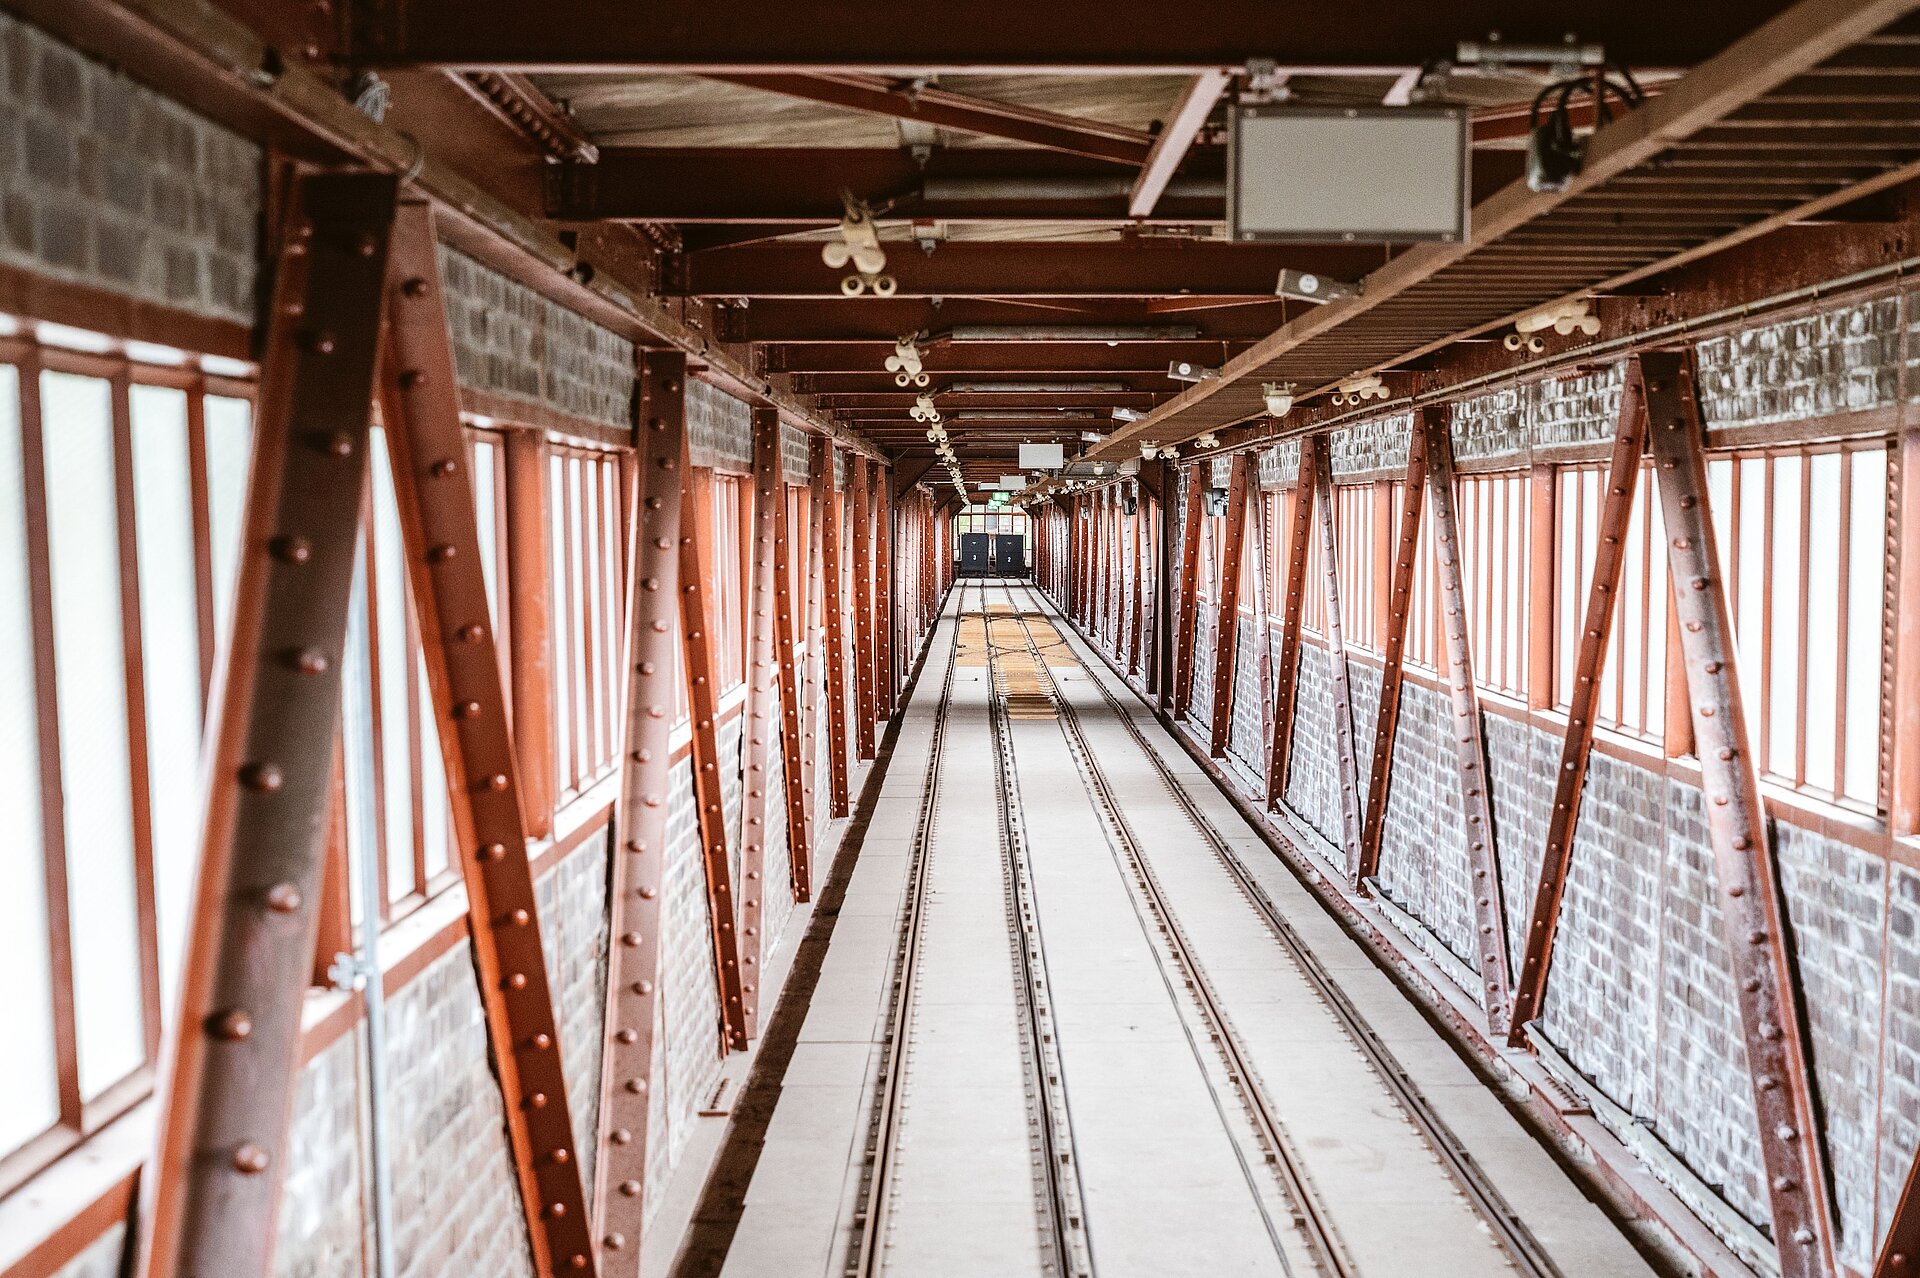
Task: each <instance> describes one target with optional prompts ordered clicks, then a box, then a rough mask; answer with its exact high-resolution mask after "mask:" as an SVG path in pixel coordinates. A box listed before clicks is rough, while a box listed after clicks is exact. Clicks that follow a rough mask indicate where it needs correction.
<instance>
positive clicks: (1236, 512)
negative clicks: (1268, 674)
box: [1207, 452, 1250, 759]
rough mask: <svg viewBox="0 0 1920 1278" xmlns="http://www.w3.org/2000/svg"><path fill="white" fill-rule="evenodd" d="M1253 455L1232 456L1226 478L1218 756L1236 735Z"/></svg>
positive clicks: (1217, 658)
mask: <svg viewBox="0 0 1920 1278" xmlns="http://www.w3.org/2000/svg"><path fill="white" fill-rule="evenodd" d="M1249 457H1250V454H1248V453H1244V452H1240V453H1235V454H1234V455H1233V459H1232V461H1231V463H1230V466H1231V469H1230V470H1229V471H1228V478H1227V528H1226V536H1225V537H1224V538H1222V541H1223V543H1224V544H1223V545H1222V546H1221V548H1220V549H1221V556H1220V562H1221V567H1220V616H1219V620H1218V621H1217V622H1216V624H1215V626H1214V632H1213V634H1214V641H1213V718H1212V720H1211V721H1210V722H1209V723H1208V725H1207V729H1208V747H1207V752H1208V753H1209V754H1211V755H1212V756H1213V757H1214V758H1216V759H1218V758H1220V757H1221V756H1222V755H1224V754H1226V752H1227V742H1228V741H1229V740H1230V739H1231V738H1232V736H1233V684H1234V676H1235V675H1236V674H1238V673H1239V670H1240V662H1239V655H1240V654H1239V640H1240V570H1241V565H1240V558H1241V555H1242V554H1243V553H1244V552H1245V550H1246V547H1247V467H1248V461H1249Z"/></svg>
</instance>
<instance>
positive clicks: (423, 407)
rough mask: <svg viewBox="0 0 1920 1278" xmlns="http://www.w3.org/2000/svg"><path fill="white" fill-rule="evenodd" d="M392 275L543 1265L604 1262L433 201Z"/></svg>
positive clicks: (409, 424) (446, 714)
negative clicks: (574, 1112) (572, 1102)
mask: <svg viewBox="0 0 1920 1278" xmlns="http://www.w3.org/2000/svg"><path fill="white" fill-rule="evenodd" d="M388 283H389V288H388V294H387V317H388V328H387V336H388V341H389V343H390V344H389V346H388V350H387V356H386V360H385V363H384V365H383V367H382V370H381V371H382V376H381V382H380V392H381V398H380V404H381V413H382V416H383V418H384V419H385V420H386V422H387V447H388V451H389V453H390V454H391V456H392V459H393V486H394V493H395V496H396V498H397V503H398V506H399V512H400V528H401V534H402V538H403V540H404V543H405V546H406V552H407V576H408V581H409V583H410V584H411V586H412V588H413V589H412V596H413V603H414V611H415V613H416V615H417V616H418V617H419V622H420V647H421V655H422V658H423V661H424V664H425V666H426V670H427V683H428V686H429V687H430V688H431V690H432V694H433V713H434V718H435V720H436V724H437V727H438V729H439V736H440V746H441V751H442V753H443V755H444V756H445V764H446V777H447V791H448V797H449V799H450V800H451V807H452V811H453V832H454V839H455V842H456V846H458V847H459V848H460V849H461V850H462V854H461V855H460V856H459V862H460V868H461V873H462V877H463V880H464V882H465V883H466V888H467V904H468V911H469V914H470V926H471V933H472V938H473V955H474V967H475V968H476V970H477V973H478V975H479V980H480V992H481V1004H482V1006H483V1007H484V1008H485V1009H486V1014H487V1037H488V1041H489V1043H490V1044H491V1046H492V1049H493V1058H494V1065H495V1070H496V1072H497V1074H498V1076H499V1079H500V1090H501V1093H502V1096H503V1098H504V1100H505V1102H506V1106H505V1107H506V1112H507V1132H508V1138H509V1143H510V1144H511V1146H512V1148H513V1157H514V1166H515V1169H516V1170H517V1172H518V1173H519V1182H520V1196H521V1201H522V1205H523V1207H524V1208H525V1211H526V1216H527V1229H528V1232H529V1234H530V1235H531V1237H532V1239H533V1260H534V1268H535V1272H536V1273H538V1274H541V1275H543V1276H544V1275H547V1274H555V1273H562V1272H568V1273H572V1272H595V1270H596V1266H595V1256H594V1250H595V1249H594V1247H593V1245H592V1238H591V1233H590V1228H589V1224H588V1220H587V1211H586V1193H585V1190H584V1189H583V1187H582V1185H581V1183H580V1171H579V1160H578V1158H577V1157H576V1151H575V1149H574V1135H573V1124H572V1120H571V1117H570V1106H569V1104H568V1098H567V1091H566V1075H565V1073H564V1072H563V1070H562V1068H561V1061H560V1039H559V1026H558V1023H557V1018H556V1017H555V1014H554V1005H553V992H552V989H551V988H550V986H549V985H548V982H547V964H546V958H545V955H544V951H543V949H542V945H541V936H540V918H539V906H538V903H537V901H536V900H535V897H534V890H533V874H532V871H531V869H530V868H529V866H528V864H527V858H526V854H525V847H526V832H525V831H526V822H525V819H524V817H523V815H522V805H521V799H520V788H519V782H518V776H519V767H518V763H517V760H516V759H515V757H514V752H513V743H512V739H511V735H510V731H509V726H508V722H507V703H506V696H505V692H504V689H503V687H502V684H501V679H500V663H499V656H498V654H497V652H496V649H495V646H494V641H493V628H492V624H491V621H490V612H489V608H488V602H487V588H486V579H485V577H484V576H483V574H482V572H481V567H480V553H481V552H480V540H479V532H478V520H477V516H476V512H475V510H474V498H473V484H472V481H471V479H470V478H469V477H468V476H467V474H466V457H467V447H466V438H465V434H464V428H463V427H462V425H461V422H460V404H459V395H458V392H457V389H456V385H455V375H454V363H453V347H452V344H451V342H450V341H449V338H448V331H447V320H446V310H445V305H444V302H443V300H442V299H443V295H442V293H441V288H440V278H439V264H438V258H437V248H436V240H435V237H434V228H433V213H432V210H431V209H430V208H429V207H428V206H427V205H425V204H406V205H403V206H402V207H401V209H400V212H399V215H398V218H397V221H396V225H395V231H394V241H393V251H392V260H391V261H390V263H389V265H388Z"/></svg>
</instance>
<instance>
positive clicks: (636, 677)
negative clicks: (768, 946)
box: [593, 351, 687, 1278]
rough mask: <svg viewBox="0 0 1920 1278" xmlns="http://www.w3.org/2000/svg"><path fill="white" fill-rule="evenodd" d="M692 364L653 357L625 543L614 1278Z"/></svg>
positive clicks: (604, 1164)
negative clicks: (632, 510) (680, 461)
mask: <svg viewBox="0 0 1920 1278" xmlns="http://www.w3.org/2000/svg"><path fill="white" fill-rule="evenodd" d="M686 378H687V357H686V356H685V355H683V354H681V353H679V352H677V351H675V352H670V353H656V354H650V355H647V356H645V357H644V364H643V366H642V376H641V381H640V427H639V431H638V440H637V443H638V449H637V451H638V456H637V457H636V459H635V463H636V464H635V467H634V471H635V474H634V489H635V492H634V495H633V497H634V506H633V508H634V517H633V521H632V523H631V524H630V526H629V535H628V540H627V612H626V636H625V644H624V657H625V660H626V662H627V714H626V722H625V725H624V728H623V733H624V736H623V740H622V751H621V772H620V794H619V798H618V800H617V803H618V806H617V807H616V809H615V814H614V830H615V833H616V835H617V836H618V838H619V840H620V846H619V850H618V851H616V852H615V853H614V857H613V865H612V866H611V867H610V873H609V877H608V891H607V896H608V902H609V907H608V908H609V911H610V928H609V930H610V933H611V936H612V938H613V939H612V942H611V944H610V945H609V946H608V951H607V991H606V1013H605V1018H604V1024H605V1027H606V1028H605V1034H604V1037H603V1038H602V1041H601V1044H600V1115H599V1131H598V1140H599V1152H598V1156H597V1157H596V1158H595V1161H594V1195H593V1206H594V1233H595V1235H596V1236H597V1237H598V1238H599V1239H600V1245H601V1247H602V1248H603V1249H604V1253H605V1267H606V1269H607V1271H608V1273H609V1274H613V1273H618V1274H620V1275H622V1278H635V1276H636V1275H638V1274H639V1272H640V1262H641V1250H642V1247H643V1246H644V1241H645V1238H644V1235H645V1230H644V1224H645V1220H646V1197H647V1195H646V1184H647V1149H648V1144H649V1139H648V1138H649V1134H650V1123H649V1118H650V1116H651V1112H652V1104H651V1101H652V1090H653V1057H654V1038H655V1027H656V1023H657V1022H658V1020H659V1017H660V988H659V983H660V956H661V947H660V939H661V938H660V925H661V917H660V910H661V901H662V899H663V894H664V893H665V891H666V862H667V808H668V806H669V802H668V796H669V795H670V793H671V791H672V787H673V764H672V762H671V758H672V747H671V744H670V741H671V736H672V725H673V717H674V714H673V712H674V701H675V696H674V686H673V685H674V676H675V673H676V666H677V662H676V660H675V658H676V655H677V654H676V652H675V649H676V648H677V647H678V646H679V644H680V642H681V640H680V638H679V629H680V615H679V604H678V601H679V597H680V554H679V540H680V504H681V487H680V475H679V473H678V471H679V459H680V457H681V452H682V448H683V442H682V440H683V437H684V435H685V433H686Z"/></svg>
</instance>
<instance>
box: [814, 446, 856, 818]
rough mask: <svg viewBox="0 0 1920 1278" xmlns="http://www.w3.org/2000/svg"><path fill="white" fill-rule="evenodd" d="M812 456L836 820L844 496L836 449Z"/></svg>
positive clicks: (843, 693) (841, 724) (842, 759)
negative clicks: (822, 582)
mask: <svg viewBox="0 0 1920 1278" xmlns="http://www.w3.org/2000/svg"><path fill="white" fill-rule="evenodd" d="M818 448H819V451H818V452H817V454H816V455H815V457H814V466H813V494H814V501H815V503H816V504H817V505H818V506H819V507H820V509H821V511H822V517H821V520H820V523H821V527H820V558H821V561H822V570H823V571H824V572H825V574H826V590H825V592H824V593H823V596H822V602H823V605H824V609H825V613H826V618H825V620H826V667H825V669H824V670H823V671H822V677H823V678H825V679H826V681H827V744H828V750H827V754H828V758H829V765H828V766H829V771H830V775H829V777H828V786H829V795H830V797H831V806H830V807H829V808H828V812H829V813H830V814H831V815H833V816H836V817H843V816H845V815H847V812H848V810H849V807H848V805H849V797H848V784H847V780H848V779H847V768H848V762H847V656H846V637H845V633H844V631H845V625H844V618H843V616H842V613H841V607H840V547H841V533H840V514H841V511H840V504H841V503H840V500H839V497H840V493H839V491H838V488H837V485H836V484H835V482H834V465H833V453H834V449H833V445H832V444H830V443H827V442H826V441H825V440H822V441H820V444H819V446H818Z"/></svg>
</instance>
